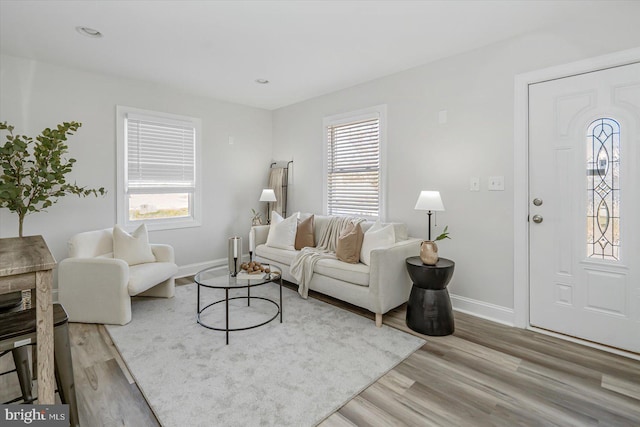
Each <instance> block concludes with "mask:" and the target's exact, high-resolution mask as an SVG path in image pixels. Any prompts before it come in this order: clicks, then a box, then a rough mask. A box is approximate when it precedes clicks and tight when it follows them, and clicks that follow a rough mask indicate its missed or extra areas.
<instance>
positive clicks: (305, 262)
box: [291, 217, 363, 299]
mask: <svg viewBox="0 0 640 427" xmlns="http://www.w3.org/2000/svg"><path fill="white" fill-rule="evenodd" d="M362 221H363V219H361V218H350V217H332V218H331V219H330V220H329V223H328V224H327V226H326V227H325V229H324V230H322V233H321V234H320V238H319V239H318V244H317V245H316V247H315V248H302V250H301V251H300V252H299V253H298V254H297V255H296V257H295V258H294V259H293V261H292V262H291V275H292V276H293V277H294V278H295V279H296V281H297V282H298V293H299V294H300V296H301V297H302V298H305V299H306V298H307V297H308V296H309V283H311V278H312V277H313V269H314V268H315V266H316V264H317V262H318V261H320V260H321V259H337V258H336V247H337V245H338V237H339V236H340V233H342V230H344V229H345V228H346V227H347V225H348V224H349V223H351V222H353V223H354V224H358V223H360V222H362Z"/></svg>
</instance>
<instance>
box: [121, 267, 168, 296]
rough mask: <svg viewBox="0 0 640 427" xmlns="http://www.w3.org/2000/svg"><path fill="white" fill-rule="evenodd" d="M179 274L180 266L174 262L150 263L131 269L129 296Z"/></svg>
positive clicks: (128, 286) (128, 287)
mask: <svg viewBox="0 0 640 427" xmlns="http://www.w3.org/2000/svg"><path fill="white" fill-rule="evenodd" d="M177 272H178V266H177V265H175V264H174V263H172V262H149V263H146V264H138V265H133V266H131V267H129V284H128V285H127V289H128V291H129V295H131V296H133V295H138V294H139V293H141V292H144V291H146V290H147V289H149V288H151V287H153V286H155V285H157V284H158V283H160V282H162V281H164V280H167V279H169V278H170V277H171V276H173V275H174V274H176V273H177Z"/></svg>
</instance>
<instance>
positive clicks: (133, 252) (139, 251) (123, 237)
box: [113, 224, 156, 265]
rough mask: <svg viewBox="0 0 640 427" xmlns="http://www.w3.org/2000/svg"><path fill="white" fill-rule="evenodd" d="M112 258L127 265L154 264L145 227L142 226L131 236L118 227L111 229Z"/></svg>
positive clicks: (154, 260) (154, 259) (154, 258)
mask: <svg viewBox="0 0 640 427" xmlns="http://www.w3.org/2000/svg"><path fill="white" fill-rule="evenodd" d="M113 257H114V258H118V259H121V260H124V261H126V263H127V264H129V265H136V264H144V263H145V262H156V257H155V256H154V255H153V252H152V251H151V246H149V234H148V233H147V226H146V225H145V224H142V225H141V226H140V227H138V228H136V230H135V231H134V232H133V233H131V234H129V233H127V232H126V231H125V230H124V229H123V228H122V227H120V226H119V225H116V226H115V227H113Z"/></svg>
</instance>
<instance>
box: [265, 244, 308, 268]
mask: <svg viewBox="0 0 640 427" xmlns="http://www.w3.org/2000/svg"><path fill="white" fill-rule="evenodd" d="M297 254H298V251H292V250H288V249H280V248H272V247H270V246H267V245H258V246H257V247H256V256H259V257H260V258H264V259H267V260H272V261H276V262H279V263H281V264H286V265H291V263H292V262H293V258H295V256H296V255H297Z"/></svg>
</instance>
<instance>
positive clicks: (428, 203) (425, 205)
mask: <svg viewBox="0 0 640 427" xmlns="http://www.w3.org/2000/svg"><path fill="white" fill-rule="evenodd" d="M414 209H415V210H417V211H443V210H444V205H443V204H442V199H441V198H440V192H439V191H421V192H420V195H419V196H418V201H417V202H416V207H415V208H414Z"/></svg>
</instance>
